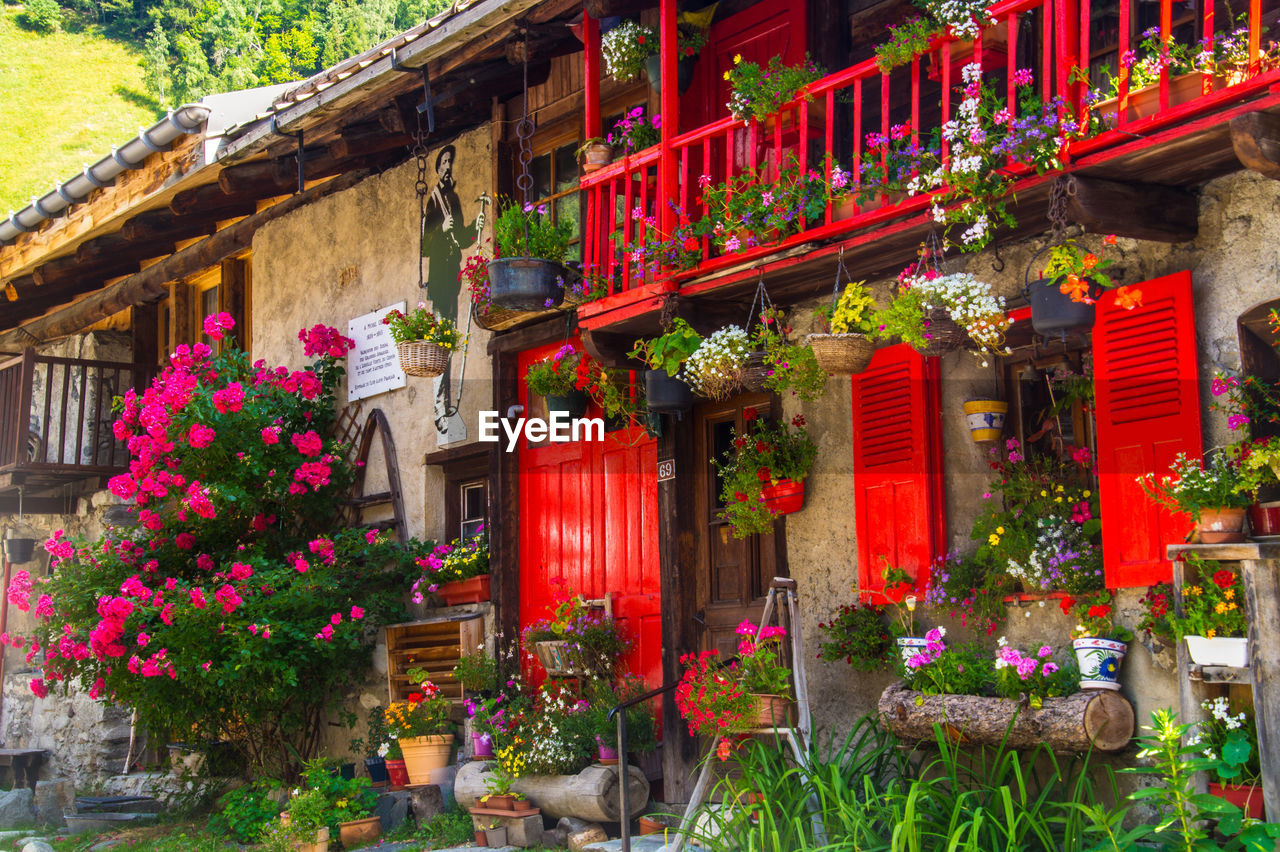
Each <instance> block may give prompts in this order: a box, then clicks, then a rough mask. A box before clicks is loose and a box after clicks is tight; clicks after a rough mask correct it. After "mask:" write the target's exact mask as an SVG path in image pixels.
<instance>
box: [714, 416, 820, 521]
mask: <svg viewBox="0 0 1280 852" xmlns="http://www.w3.org/2000/svg"><path fill="white" fill-rule="evenodd" d="M747 412H749V414H747ZM744 414H745V415H747V420H748V425H747V428H746V430H745V431H744V432H742V433H741V434H739V433H738V431H737V429H735V430H734V432H733V437H732V445H731V446H730V447H729V449H727V450H726V451H725V452H724V455H723V456H721V457H720V458H716V459H712V460H711V463H712V464H713V465H715V468H716V471H717V472H718V473H719V475H720V482H721V486H720V500H721V502H723V503H724V510H723V511H722V512H721V513H720V517H722V518H723V519H724V520H726V521H728V522H729V524H730V525H731V527H732V530H733V535H734V537H735V538H746V537H747V536H749V535H752V534H754V533H767V532H771V531H772V530H773V520H774V517H775V516H774V513H773V512H772V511H771V510H770V509H769V507H768V506H767V505H765V502H764V497H763V495H762V489H763V488H764V487H765V486H766V485H776V484H777V483H778V482H779V481H780V480H783V479H792V480H796V481H799V480H802V479H804V478H805V477H806V476H807V475H808V474H809V469H810V468H811V467H813V461H814V459H815V458H817V455H818V447H817V445H816V444H815V443H814V442H813V439H811V438H810V437H809V433H808V432H807V431H806V430H805V428H804V417H803V416H801V415H797V416H796V417H795V419H793V421H792V423H791V424H787V423H785V422H780V423H771V422H768V421H765V420H762V419H760V418H759V417H758V416H757V413H756V411H755V409H747V411H746V412H744ZM793 427H794V428H793Z"/></svg>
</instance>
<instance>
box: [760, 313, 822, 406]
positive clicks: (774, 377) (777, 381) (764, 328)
mask: <svg viewBox="0 0 1280 852" xmlns="http://www.w3.org/2000/svg"><path fill="white" fill-rule="evenodd" d="M791 333H792V328H791V326H790V325H788V324H787V323H786V315H785V314H784V313H783V312H782V311H781V310H780V309H778V308H769V309H768V310H766V311H763V312H762V313H761V314H760V326H759V327H758V328H757V329H756V331H755V340H756V345H757V346H759V347H762V348H763V349H764V367H765V370H766V371H767V372H766V375H765V380H764V386H765V387H766V388H768V389H769V390H771V391H773V392H774V393H779V394H781V393H786V392H787V391H791V392H792V393H794V394H795V395H796V396H798V397H800V398H801V399H803V400H805V401H807V402H812V401H813V400H816V399H818V398H819V397H821V396H822V395H823V393H825V392H826V389H827V374H826V372H824V371H823V369H822V368H821V367H819V366H818V359H817V356H815V355H814V354H813V350H812V349H810V348H809V347H808V346H804V345H803V344H800V343H795V342H792V341H791V339H790V335H791Z"/></svg>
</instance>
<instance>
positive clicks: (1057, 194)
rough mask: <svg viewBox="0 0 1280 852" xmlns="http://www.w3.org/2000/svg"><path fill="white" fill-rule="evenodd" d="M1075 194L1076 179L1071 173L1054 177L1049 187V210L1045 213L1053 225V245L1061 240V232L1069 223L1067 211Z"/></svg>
mask: <svg viewBox="0 0 1280 852" xmlns="http://www.w3.org/2000/svg"><path fill="white" fill-rule="evenodd" d="M1075 195H1076V179H1075V178H1074V177H1073V176H1071V175H1062V176H1059V177H1057V178H1054V181H1053V184H1052V185H1051V186H1050V187H1049V210H1048V212H1047V213H1046V214H1045V218H1047V219H1048V220H1049V224H1050V225H1052V226H1053V242H1054V244H1055V245H1056V244H1058V243H1060V242H1062V233H1063V231H1065V230H1066V229H1067V226H1068V225H1069V224H1070V220H1069V219H1068V216H1067V211H1068V208H1069V206H1070V203H1071V199H1072V198H1075Z"/></svg>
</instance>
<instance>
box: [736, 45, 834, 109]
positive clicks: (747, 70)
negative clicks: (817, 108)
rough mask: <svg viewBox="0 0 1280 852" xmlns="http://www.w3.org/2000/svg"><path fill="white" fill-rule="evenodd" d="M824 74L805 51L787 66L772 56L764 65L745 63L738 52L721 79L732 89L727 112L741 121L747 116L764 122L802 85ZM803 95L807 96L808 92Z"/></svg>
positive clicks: (797, 93)
mask: <svg viewBox="0 0 1280 852" xmlns="http://www.w3.org/2000/svg"><path fill="white" fill-rule="evenodd" d="M824 73H825V72H824V71H823V70H822V69H821V68H819V67H818V66H817V65H815V64H814V62H813V60H812V59H810V58H809V56H808V55H807V54H806V55H805V58H804V62H801V63H800V64H798V65H787V64H785V63H783V61H782V58H781V57H779V56H774V57H772V58H771V59H770V60H769V62H768V64H767V65H765V66H764V67H763V68H761V67H760V66H759V65H757V64H756V63H754V62H744V61H743V60H742V56H741V55H738V56H734V57H733V65H732V66H731V67H730V68H729V70H728V71H725V72H724V79H725V80H727V81H728V82H729V85H730V87H731V89H732V91H731V92H730V94H729V112H731V113H733V117H734V118H737V119H740V120H743V121H745V120H746V119H748V118H754V119H756V120H758V121H764V120H765V119H766V118H768V117H769V116H770V115H772V114H773V113H775V112H777V111H778V110H779V109H781V108H782V106H783V105H784V104H787V103H790V102H791V101H793V100H795V99H796V98H797V97H798V96H799V95H800V90H801V89H802V88H803V87H805V86H807V85H808V84H810V83H812V82H814V81H815V80H817V79H819V78H821V77H822V75H823V74H824ZM803 97H804V98H805V99H806V100H808V99H810V96H809V95H804V96H803Z"/></svg>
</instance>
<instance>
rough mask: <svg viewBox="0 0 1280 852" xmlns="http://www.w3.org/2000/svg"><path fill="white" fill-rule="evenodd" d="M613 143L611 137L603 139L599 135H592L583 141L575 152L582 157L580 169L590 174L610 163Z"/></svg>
mask: <svg viewBox="0 0 1280 852" xmlns="http://www.w3.org/2000/svg"><path fill="white" fill-rule="evenodd" d="M613 144H614V143H613V141H612V138H610V139H608V140H605V139H601V138H600V137H599V136H593V137H591V138H590V139H588V140H587V141H586V142H583V143H582V145H581V146H580V147H579V148H578V150H577V151H576V152H575V153H576V154H577V155H578V156H579V157H581V158H582V170H583V171H584V172H586V173H587V174H591V173H592V172H598V171H600V170H601V169H603V168H604V167H605V166H607V165H609V164H610V163H612V162H613Z"/></svg>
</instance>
